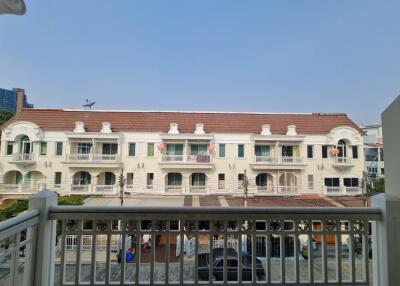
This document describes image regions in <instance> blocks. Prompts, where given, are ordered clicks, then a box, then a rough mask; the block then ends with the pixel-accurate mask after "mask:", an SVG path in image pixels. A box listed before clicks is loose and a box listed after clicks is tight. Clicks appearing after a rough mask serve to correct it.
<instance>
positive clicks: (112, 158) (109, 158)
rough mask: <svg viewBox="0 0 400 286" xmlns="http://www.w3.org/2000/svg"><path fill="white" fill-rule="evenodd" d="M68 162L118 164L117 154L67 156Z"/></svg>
mask: <svg viewBox="0 0 400 286" xmlns="http://www.w3.org/2000/svg"><path fill="white" fill-rule="evenodd" d="M67 161H70V162H80V161H90V162H116V161H118V155H117V154H91V153H88V154H67Z"/></svg>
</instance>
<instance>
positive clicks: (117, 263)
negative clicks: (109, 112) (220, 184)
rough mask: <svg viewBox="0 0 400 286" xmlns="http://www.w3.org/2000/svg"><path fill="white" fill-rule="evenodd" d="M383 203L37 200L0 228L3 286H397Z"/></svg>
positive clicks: (390, 212)
mask: <svg viewBox="0 0 400 286" xmlns="http://www.w3.org/2000/svg"><path fill="white" fill-rule="evenodd" d="M385 199H386V197H385V196H384V195H380V196H378V197H377V198H376V199H375V198H373V199H372V203H373V204H374V205H376V206H378V207H379V208H378V207H376V208H331V207H322V208H321V207H315V208H287V207H285V208H255V207H192V208H185V207H147V206H146V207H98V206H96V207H85V206H81V207H71V206H57V205H56V204H57V198H56V195H55V194H54V193H51V192H42V193H39V194H38V195H37V196H36V197H34V198H32V199H31V201H30V207H31V209H32V210H30V211H28V212H26V213H24V214H22V215H20V216H18V217H16V218H13V219H11V220H8V221H5V222H2V223H0V241H1V243H0V245H1V247H0V261H1V262H2V272H1V273H2V275H1V276H0V284H1V285H9V284H10V285H24V284H23V283H22V278H23V281H29V282H32V284H34V285H42V286H50V285H85V284H89V285H101V284H103V285H110V284H114V285H130V284H135V285H154V284H163V285H171V286H172V285H199V284H203V283H204V285H242V284H249V285H257V284H263V285H307V286H309V285H315V286H325V285H335V286H345V285H360V286H361V285H372V284H371V283H372V280H374V281H375V283H374V286H386V285H388V286H392V285H397V284H396V283H397V281H396V280H395V281H394V282H393V283H384V281H389V279H393V278H394V277H395V275H397V274H396V273H394V272H393V271H389V269H387V268H389V267H390V268H391V269H392V270H393V269H395V267H396V266H395V265H398V261H399V260H400V254H399V252H397V251H390V250H389V249H388V248H387V242H389V241H390V239H392V238H394V236H393V237H389V235H391V234H392V235H396V234H398V233H399V231H398V230H397V229H396V226H397V223H398V221H397V220H396V219H395V218H396V217H398V216H399V215H400V213H399V209H400V208H399V206H400V201H396V202H394V201H391V204H388V201H385ZM392 204H393V205H392ZM385 206H386V207H385ZM392 218H393V219H392ZM371 222H372V226H373V227H372V235H370V227H369V225H370V223H371ZM57 224H58V225H59V227H57V229H58V230H59V231H58V232H56V225H57ZM394 232H396V233H394ZM371 241H372V243H371ZM93 242H96V243H93ZM371 249H372V254H371ZM37 253H40V254H42V255H35V254H37ZM388 256H390V258H389V257H388ZM209 262H212V263H209ZM226 262H227V263H226ZM372 262H373V263H374V268H372V267H371V264H372ZM393 263H395V265H393ZM33 274H34V275H33Z"/></svg>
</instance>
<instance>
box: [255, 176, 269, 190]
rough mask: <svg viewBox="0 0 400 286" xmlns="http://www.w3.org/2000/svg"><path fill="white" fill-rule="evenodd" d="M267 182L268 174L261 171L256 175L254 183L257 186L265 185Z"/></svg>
mask: <svg viewBox="0 0 400 286" xmlns="http://www.w3.org/2000/svg"><path fill="white" fill-rule="evenodd" d="M267 182H268V174H267V173H261V174H258V175H257V176H256V185H257V187H267Z"/></svg>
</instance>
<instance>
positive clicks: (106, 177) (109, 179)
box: [104, 172, 115, 186]
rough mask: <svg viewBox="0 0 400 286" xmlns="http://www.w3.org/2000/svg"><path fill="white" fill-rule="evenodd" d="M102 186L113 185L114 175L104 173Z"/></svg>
mask: <svg viewBox="0 0 400 286" xmlns="http://www.w3.org/2000/svg"><path fill="white" fill-rule="evenodd" d="M104 184H105V185H108V186H109V185H115V175H114V173H112V172H105V173H104Z"/></svg>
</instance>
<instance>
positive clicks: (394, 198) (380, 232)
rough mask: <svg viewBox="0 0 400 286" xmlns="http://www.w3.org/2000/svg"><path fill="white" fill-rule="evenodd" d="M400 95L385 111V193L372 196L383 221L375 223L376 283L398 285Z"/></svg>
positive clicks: (380, 285)
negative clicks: (399, 128)
mask: <svg viewBox="0 0 400 286" xmlns="http://www.w3.org/2000/svg"><path fill="white" fill-rule="evenodd" d="M398 122H400V96H399V97H397V99H396V100H395V101H394V102H393V103H392V104H391V105H390V106H389V107H388V108H387V109H386V110H385V111H384V112H383V114H382V123H383V135H384V142H385V146H384V150H385V194H381V195H378V196H374V197H373V198H372V207H377V208H380V209H381V211H382V218H381V220H379V221H377V222H375V223H373V227H372V240H373V254H372V256H373V263H374V268H373V269H374V273H373V279H374V286H397V285H399V281H400V271H399V270H398V269H399V265H400V244H399V241H400V227H399V225H400V176H399V173H400V172H399V168H398V164H399V162H400V154H399V152H398V146H400V133H399V131H398Z"/></svg>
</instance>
